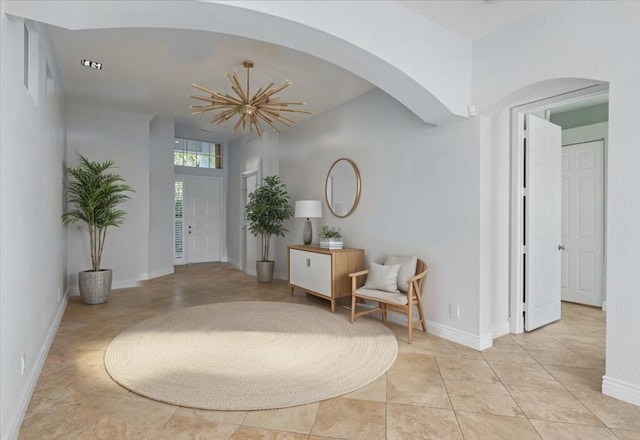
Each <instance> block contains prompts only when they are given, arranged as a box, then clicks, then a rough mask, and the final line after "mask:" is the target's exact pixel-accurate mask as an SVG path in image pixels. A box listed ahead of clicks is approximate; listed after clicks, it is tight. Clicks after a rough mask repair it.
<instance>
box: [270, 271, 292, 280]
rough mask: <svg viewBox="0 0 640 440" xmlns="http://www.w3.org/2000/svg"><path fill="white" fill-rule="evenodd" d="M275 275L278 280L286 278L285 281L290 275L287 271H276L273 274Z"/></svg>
mask: <svg viewBox="0 0 640 440" xmlns="http://www.w3.org/2000/svg"><path fill="white" fill-rule="evenodd" d="M273 277H274V278H275V279H277V280H285V281H288V280H289V276H288V274H287V273H286V272H275V273H274V274H273Z"/></svg>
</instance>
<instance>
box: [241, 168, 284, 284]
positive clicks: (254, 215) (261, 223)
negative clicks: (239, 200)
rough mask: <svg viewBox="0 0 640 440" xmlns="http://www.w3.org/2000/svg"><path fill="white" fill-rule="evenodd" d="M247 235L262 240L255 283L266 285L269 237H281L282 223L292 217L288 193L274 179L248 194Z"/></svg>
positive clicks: (269, 272) (269, 267)
mask: <svg viewBox="0 0 640 440" xmlns="http://www.w3.org/2000/svg"><path fill="white" fill-rule="evenodd" d="M245 210H246V211H245V215H246V218H247V222H248V225H249V232H251V233H252V234H253V235H254V237H257V236H258V235H260V237H261V239H262V258H261V259H260V260H258V261H256V273H257V275H258V282H260V283H270V282H271V280H272V279H273V266H274V262H273V261H270V260H269V245H270V242H271V237H272V236H274V235H276V236H280V237H284V233H285V232H289V231H287V230H286V229H285V228H284V221H285V220H288V219H290V218H291V217H293V208H292V207H291V205H289V193H288V192H287V187H286V185H285V184H284V183H282V182H281V181H280V177H278V176H268V177H265V178H264V179H263V184H262V186H261V187H259V188H258V189H256V190H255V191H254V192H252V193H251V194H249V203H247V206H246V207H245Z"/></svg>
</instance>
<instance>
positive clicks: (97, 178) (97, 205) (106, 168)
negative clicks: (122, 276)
mask: <svg viewBox="0 0 640 440" xmlns="http://www.w3.org/2000/svg"><path fill="white" fill-rule="evenodd" d="M113 167H114V161H112V160H107V161H105V162H102V163H100V162H92V161H90V160H88V159H87V158H86V157H84V156H83V155H81V154H80V153H78V165H77V166H75V167H68V168H67V169H66V173H67V175H68V176H69V177H70V178H71V179H70V180H68V182H67V193H68V197H69V198H68V202H69V205H70V210H69V211H68V212H66V213H64V214H63V215H62V221H63V223H64V224H65V225H70V224H74V223H76V222H78V221H79V222H81V223H84V224H85V225H86V227H87V229H88V231H89V248H90V249H89V250H90V253H91V270H86V271H83V272H79V273H78V289H79V290H80V296H81V297H82V300H83V301H84V302H85V303H86V304H101V303H104V302H106V301H107V297H108V295H109V291H110V290H111V281H112V277H113V272H112V270H111V269H102V268H101V267H100V262H101V260H102V251H103V250H104V243H105V240H106V238H107V229H108V228H109V227H110V226H116V227H117V226H120V225H121V224H122V223H123V221H124V218H125V216H126V212H124V211H122V210H121V209H118V206H119V205H120V204H121V203H122V202H124V201H125V200H127V199H129V196H128V195H127V192H130V191H133V190H132V189H131V188H130V187H129V186H128V185H127V184H126V183H124V179H123V178H122V177H121V176H120V175H118V174H115V173H113V172H111V170H112V168H113Z"/></svg>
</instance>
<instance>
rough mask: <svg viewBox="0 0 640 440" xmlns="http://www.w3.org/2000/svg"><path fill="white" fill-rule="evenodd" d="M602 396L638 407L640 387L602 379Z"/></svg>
mask: <svg viewBox="0 0 640 440" xmlns="http://www.w3.org/2000/svg"><path fill="white" fill-rule="evenodd" d="M602 394H606V395H607V396H610V397H613V398H615V399H619V400H622V401H624V402H628V403H631V404H632V405H637V406H640V386H638V385H634V384H632V383H627V382H624V381H622V380H618V379H614V378H612V377H609V376H606V375H605V376H603V377H602Z"/></svg>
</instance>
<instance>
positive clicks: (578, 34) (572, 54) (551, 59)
mask: <svg viewBox="0 0 640 440" xmlns="http://www.w3.org/2000/svg"><path fill="white" fill-rule="evenodd" d="M639 22H640V3H637V2H558V3H556V4H554V5H553V6H552V7H550V8H548V9H546V10H543V11H541V12H540V13H539V14H537V15H536V16H534V17H532V18H530V19H528V20H525V21H522V22H519V23H517V25H514V26H512V27H510V28H507V29H505V30H504V31H502V32H498V33H496V34H493V35H491V36H489V37H486V38H484V39H482V40H479V41H477V42H475V43H474V47H473V70H474V71H473V95H474V100H475V102H476V103H478V106H479V108H481V109H483V108H485V109H488V108H495V107H496V103H498V104H499V103H501V102H502V103H504V104H505V105H514V104H516V102H515V100H514V99H512V98H513V97H514V96H516V95H517V94H518V92H519V91H521V90H524V89H527V88H529V87H530V86H531V85H532V84H539V85H540V86H541V88H540V89H539V90H538V91H539V92H540V93H544V86H545V85H546V84H547V83H545V82H546V81H549V80H553V79H555V78H559V79H567V78H585V79H591V80H597V81H608V82H609V84H610V89H609V91H610V94H609V142H608V157H607V161H608V164H607V172H608V176H609V177H608V181H607V194H606V197H607V210H606V215H607V231H606V235H607V259H606V266H607V283H606V285H607V317H608V319H607V344H606V345H607V361H606V375H605V378H604V381H603V391H604V393H605V394H609V395H612V396H614V397H618V398H620V399H623V400H626V401H629V402H633V403H636V404H640V369H638V368H637V366H638V365H640V345H638V344H632V343H630V339H629V338H630V337H632V335H638V334H640V320H638V316H640V300H639V298H640V296H638V294H637V277H636V276H635V273H636V265H637V264H636V262H637V261H638V259H639V258H640V234H638V231H637V221H634V219H637V218H639V217H640V184H639V183H640V177H638V171H637V170H638V164H640V148H638V145H640V135H639V134H638V130H637V117H636V115H637V110H636V108H635V107H636V103H637V102H639V101H640V84H639V83H638V78H639V77H640V58H639V57H634V56H630V52H629V44H631V42H634V41H639V40H640V27H638V23H639ZM525 55H526V56H525ZM547 93H548V94H547V95H546V96H550V95H551V94H552V91H551V89H548V91H547ZM538 97H541V96H538ZM494 132H495V130H494ZM501 154H508V152H507V151H502V153H501ZM496 165H497V164H496ZM498 174H500V175H502V174H503V170H501V171H499V172H498V173H496V175H498ZM496 197H498V198H500V199H501V200H503V201H504V200H508V197H509V195H508V187H506V186H505V187H504V188H502V190H501V191H498V192H497V193H496ZM505 234H508V232H507V231H505V232H503V233H502V234H500V235H501V236H499V237H498V236H497V237H494V239H496V240H498V241H504V240H506V239H508V238H507V237H505ZM501 276H502V278H504V277H505V276H508V268H503V270H502V271H501Z"/></svg>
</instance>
